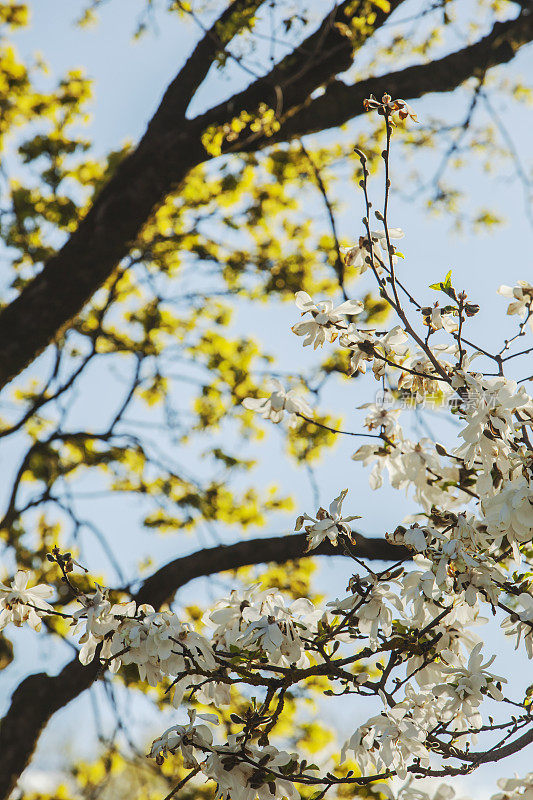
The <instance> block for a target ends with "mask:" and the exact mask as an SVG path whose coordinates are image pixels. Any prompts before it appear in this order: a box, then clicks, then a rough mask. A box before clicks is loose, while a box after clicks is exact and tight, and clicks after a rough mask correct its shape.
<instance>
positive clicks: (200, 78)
mask: <svg viewBox="0 0 533 800" xmlns="http://www.w3.org/2000/svg"><path fill="white" fill-rule="evenodd" d="M264 2H265V0H232V2H231V3H230V4H229V5H228V7H227V8H226V9H225V10H224V11H223V12H222V14H221V15H220V16H219V18H218V19H217V20H216V22H215V23H213V25H212V26H211V28H209V29H207V30H205V32H204V36H203V37H202V39H200V41H199V42H198V44H197V45H196V47H195V48H194V50H193V52H192V53H191V55H190V56H189V58H188V59H187V61H186V62H185V64H184V66H183V67H182V69H180V71H179V72H178V74H177V75H176V77H175V78H174V80H173V81H172V83H170V84H169V86H168V88H167V90H166V92H165V94H164V96H163V99H162V101H161V103H160V105H159V108H158V109H157V111H156V113H155V115H154V117H153V119H152V120H151V122H150V125H149V128H148V130H149V131H150V132H153V131H154V130H155V129H156V128H158V129H160V130H163V129H166V128H168V127H169V126H170V127H174V126H175V125H176V122H177V121H178V120H179V119H180V118H181V117H183V116H184V114H185V112H186V111H187V108H188V106H189V105H190V103H191V101H192V99H193V97H194V95H195V93H196V90H197V89H198V88H199V87H200V86H201V84H202V83H203V82H204V80H205V78H206V77H207V73H208V72H209V70H210V69H211V67H212V66H213V61H214V59H215V57H216V56H217V55H218V54H219V53H221V52H223V51H224V50H225V48H226V47H227V45H228V44H229V43H230V41H231V39H232V38H234V37H235V36H236V35H237V34H238V33H240V31H241V30H242V28H243V27H245V26H246V25H247V24H248V22H249V21H250V20H251V19H252V18H253V16H254V14H255V12H256V11H257V9H258V8H259V6H261V5H262V4H263V3H264ZM239 17H241V19H240V20H239Z"/></svg>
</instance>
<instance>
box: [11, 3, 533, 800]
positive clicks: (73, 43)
mask: <svg viewBox="0 0 533 800" xmlns="http://www.w3.org/2000/svg"><path fill="white" fill-rule="evenodd" d="M143 5H144V3H143V2H142V0H128V3H125V2H118V1H117V0H115V1H114V2H110V3H108V4H106V5H104V6H103V7H102V10H101V11H100V12H99V16H100V23H99V25H97V26H96V27H94V28H88V29H83V30H81V29H79V28H76V27H75V26H74V25H73V20H74V19H75V17H76V16H77V14H78V13H79V11H80V9H81V7H82V4H81V3H79V2H78V0H47V2H46V3H43V2H40V3H34V4H33V11H32V23H31V26H30V27H29V29H28V30H27V31H26V32H23V33H20V34H17V36H16V41H17V46H18V48H19V51H20V52H21V54H22V55H24V56H25V57H28V58H30V57H31V55H32V54H34V53H35V52H36V51H39V52H40V53H41V54H42V56H43V58H44V60H45V61H46V62H47V63H48V64H49V67H50V74H49V76H48V77H46V78H45V79H44V80H45V81H46V80H48V79H54V78H55V77H56V76H58V75H60V74H61V73H63V72H64V71H66V70H67V69H70V68H72V67H78V66H79V67H83V68H84V70H85V71H86V72H87V74H88V75H89V76H90V77H91V78H92V79H93V80H94V87H95V100H94V103H93V104H92V108H91V122H90V125H89V135H90V137H91V138H92V139H93V141H94V143H95V150H96V152H97V153H104V152H105V151H106V150H108V149H110V148H117V147H119V146H120V145H121V144H122V143H123V142H124V141H125V140H129V141H133V142H134V141H136V140H138V138H139V137H140V136H141V135H142V133H143V131H144V129H145V126H146V123H147V122H148V120H149V119H150V118H151V116H152V114H153V112H154V110H155V108H156V107H157V105H158V102H159V100H160V98H161V95H162V92H163V91H164V88H165V87H166V86H167V84H168V83H169V81H170V80H171V79H172V77H173V76H174V75H175V74H176V71H177V69H178V67H179V65H180V64H181V63H182V62H183V59H184V58H185V57H186V55H187V53H188V52H189V51H190V49H191V48H192V46H193V43H194V42H195V41H196V36H197V30H196V28H195V26H194V24H192V23H191V24H189V25H187V26H184V24H183V22H182V21H178V20H177V19H173V18H172V17H169V16H165V17H160V18H159V20H156V22H158V24H157V27H156V30H155V31H154V32H150V33H148V34H147V35H146V36H144V37H143V38H142V39H141V40H140V41H137V42H132V40H131V34H132V31H133V29H134V27H135V24H136V19H137V17H138V14H139V13H140V12H141V10H142V8H143ZM531 70H532V50H531V48H529V49H528V50H525V51H524V52H523V53H522V54H521V55H520V56H519V57H518V58H517V59H516V61H515V63H514V64H513V66H512V72H513V74H520V73H522V74H524V75H527V74H528V73H529V74H531ZM240 81H241V77H240V76H239V77H238V76H237V75H236V74H233V77H232V79H231V81H229V82H224V81H222V80H220V79H218V80H217V81H215V82H214V84H212V88H211V89H210V90H209V91H206V92H204V93H203V96H202V100H203V102H204V103H205V105H208V104H211V103H213V102H216V101H217V100H219V99H220V98H221V97H224V96H225V95H226V94H228V93H229V92H230V91H234V89H235V87H236V85H237V82H239V84H240ZM498 103H499V101H498ZM463 106H464V95H463V94H461V92H456V93H454V95H453V96H451V97H449V98H446V99H445V100H444V101H442V100H441V98H439V97H437V96H430V97H428V98H426V99H424V100H422V101H418V102H417V103H416V110H417V112H418V114H419V117H420V118H421V119H424V117H425V116H428V117H429V116H431V115H432V114H433V113H435V112H436V110H437V109H439V110H440V109H442V108H444V109H449V113H450V115H451V116H452V118H453V119H456V118H458V117H460V115H461V113H462V112H461V109H462V108H463ZM196 110H201V109H200V108H199V107H197V108H196ZM501 110H502V111H503V113H504V118H505V122H506V125H507V126H508V128H509V130H510V131H512V135H513V137H514V139H515V141H516V144H517V148H518V150H519V152H520V153H522V154H523V155H524V158H525V160H526V162H527V157H528V155H529V154H528V148H527V143H528V141H529V139H530V131H531V119H532V115H533V110H532V109H531V108H530V107H526V106H519V105H517V104H511V103H509V104H508V105H507V106H506V107H505V108H502V109H501ZM509 178H510V176H509ZM462 180H464V181H465V182H466V183H467V184H468V188H469V194H470V196H471V198H472V206H473V207H478V206H480V205H487V204H488V205H492V204H494V206H495V207H496V208H497V209H498V210H500V211H503V212H504V214H505V217H506V220H507V221H506V224H505V225H504V226H502V227H501V228H499V229H497V230H496V231H494V232H493V233H491V234H481V235H479V234H478V235H474V234H472V233H467V234H465V235H463V236H460V237H459V236H456V235H454V234H452V233H451V232H450V225H449V221H448V220H446V219H445V218H443V217H432V216H429V215H427V214H426V213H424V212H423V210H422V208H421V206H420V204H417V203H409V202H405V201H402V200H401V199H400V198H398V197H396V198H394V199H393V203H392V211H391V222H392V224H393V225H398V226H401V227H402V228H403V229H404V230H405V231H406V238H405V240H404V241H403V242H402V248H401V249H402V252H404V253H405V255H406V262H405V265H403V266H402V269H403V275H404V277H405V280H406V282H407V283H408V284H409V285H410V286H411V287H422V291H421V292H420V294H419V296H422V297H424V299H425V300H427V301H432V300H433V299H435V298H434V294H433V293H431V291H430V290H429V289H427V288H426V287H427V286H428V284H429V283H432V282H433V281H435V280H438V279H440V278H442V277H443V276H444V274H445V273H446V272H447V270H448V269H450V268H452V267H453V271H454V276H455V279H456V286H457V287H458V288H465V289H466V290H467V291H468V293H469V295H471V296H472V298H473V299H475V301H476V302H478V303H479V304H480V305H481V306H482V313H481V314H480V315H479V317H477V318H475V319H474V320H473V321H472V326H471V338H473V339H474V340H476V339H477V340H478V341H480V342H481V341H483V343H484V344H485V345H486V346H487V347H488V348H489V349H490V347H491V345H492V344H496V343H497V342H499V341H501V339H502V334H503V331H504V330H507V331H509V332H511V331H512V330H514V326H513V325H512V324H511V321H509V320H507V319H506V318H505V316H504V310H505V301H504V299H503V298H500V297H498V295H497V294H496V290H497V288H498V286H499V285H500V283H502V282H504V283H509V284H513V283H514V282H515V281H516V280H517V279H519V278H525V279H531V260H530V254H531V250H532V245H533V230H532V228H531V226H530V224H529V222H528V220H527V218H526V215H525V213H524V206H523V197H522V191H521V187H520V185H519V184H518V183H517V182H516V181H512V180H510V179H509V180H504V179H502V178H500V179H495V178H494V177H492V176H487V175H484V174H482V173H481V171H480V169H479V168H478V167H477V166H476V165H475V164H472V166H469V167H467V168H466V169H465V170H464V173H463V178H462ZM342 195H343V196H342V199H343V202H344V211H343V213H342V214H341V216H340V219H339V224H340V228H341V232H342V234H343V236H346V237H352V236H353V237H355V236H358V235H359V233H360V231H359V230H358V229H357V230H354V226H353V219H354V218H355V219H357V218H358V217H360V200H359V199H357V198H355V197H354V191H353V188H352V187H346V190H345V191H343V192H342ZM354 205H355V206H356V211H355V212H354ZM310 211H311V213H313V214H321V213H323V212H322V210H321V209H320V207H319V206H318V205H317V206H316V208H313V209H311V210H310ZM404 242H405V244H404ZM369 287H370V277H369V276H368V275H367V276H365V278H364V280H362V281H361V283H359V284H358V285H357V289H356V291H357V293H358V294H359V293H361V294H363V293H364V291H365V290H366V289H367V288H369ZM296 317H297V314H296V313H295V309H292V308H290V307H288V306H283V307H282V308H281V307H279V306H276V307H274V308H272V307H269V306H260V307H259V308H257V307H254V308H252V307H246V308H240V309H239V313H238V315H237V320H236V329H237V330H239V331H241V332H243V331H244V332H246V331H248V332H250V328H255V331H252V332H255V335H258V337H259V338H261V334H258V333H256V332H257V331H265V332H267V335H268V342H269V345H270V347H271V348H274V349H275V350H276V351H277V352H278V355H279V359H280V363H285V364H287V365H289V366H290V365H291V364H294V363H299V362H300V360H301V359H302V358H304V357H305V359H306V363H309V362H310V360H311V359H312V355H310V354H305V356H304V354H303V353H302V348H301V340H299V339H297V338H296V337H294V336H292V334H290V331H289V328H290V325H291V324H292V323H293V322H294V321H296ZM495 320H497V323H496V324H495ZM532 371H533V370H531V369H530V370H529V372H532ZM108 377H109V380H112V378H111V376H108ZM377 387H378V384H374V383H373V382H372V380H371V379H369V380H365V381H361V382H359V381H358V382H357V384H355V385H354V389H353V390H350V392H347V391H346V390H344V391H338V390H337V389H336V388H334V387H332V388H331V389H330V390H329V391H328V392H327V393H326V394H325V396H324V398H323V400H322V408H323V409H324V410H331V411H332V412H335V411H338V412H342V413H343V414H345V415H347V418H348V420H349V424H348V423H347V426H348V427H349V429H352V430H356V429H357V427H358V425H360V421H361V413H360V412H357V411H356V410H355V409H356V407H357V406H359V405H360V404H361V403H363V402H367V401H369V400H372V399H373V396H374V393H375V391H376V389H377ZM95 400H96V397H95V396H94V395H91V394H89V395H88V396H87V397H86V398H85V403H86V405H87V408H89V407H91V406H94V404H95ZM428 422H429V423H430V425H431V429H432V431H434V432H435V434H436V436H438V437H439V438H444V439H446V438H448V437H449V436H450V433H451V427H450V424H449V423H448V422H446V421H444V420H443V419H442V418H441V416H440V415H439V414H436V415H433V416H429V417H428ZM412 428H413V431H414V433H415V435H416V432H417V430H418V429H417V423H416V420H412ZM419 435H420V434H419ZM353 449H354V447H353V442H352V441H351V440H348V441H346V440H344V441H340V442H339V443H338V445H337V447H336V448H335V450H334V452H333V453H332V455H331V456H329V457H328V458H327V459H326V460H325V461H324V463H323V464H322V465H321V467H320V468H319V470H318V472H317V478H318V480H319V485H320V492H321V501H322V502H329V500H330V499H332V498H333V497H334V496H335V495H336V494H338V492H339V490H340V489H342V488H344V486H345V485H346V486H348V485H349V486H350V489H351V491H350V495H349V496H350V497H353V498H354V502H355V503H356V508H355V509H354V508H353V507H350V510H353V511H354V513H358V514H360V515H361V516H362V518H363V519H362V520H361V529H362V530H363V531H364V532H365V533H368V534H370V535H381V533H382V532H383V531H384V530H387V529H390V528H391V527H395V525H396V524H398V522H399V521H401V519H402V517H403V516H404V515H405V514H407V513H409V512H410V511H411V510H412V504H411V503H410V502H409V501H408V500H407V499H406V498H405V497H403V496H399V495H398V493H393V492H392V491H391V490H390V489H388V488H384V489H382V490H380V491H379V492H375V493H373V492H371V491H370V489H369V488H368V484H367V480H368V476H367V474H366V473H365V471H364V470H362V468H361V467H360V466H359V465H358V464H354V462H352V461H350V460H349V459H350V455H351V453H352V452H353ZM4 453H5V454H4V459H5V458H6V453H7V455H8V457H9V455H10V451H4ZM274 472H275V473H276V476H277V478H278V480H279V479H280V478H281V480H282V481H283V482H284V483H289V484H290V486H291V491H293V492H294V493H295V494H296V496H297V499H298V504H299V507H298V512H297V513H300V512H302V511H308V512H312V511H313V510H314V509H313V505H312V496H311V491H310V487H309V484H308V481H307V479H306V477H305V475H302V474H301V473H299V472H298V471H297V470H296V468H295V467H294V466H292V465H290V464H288V462H287V460H286V459H285V458H284V457H283V448H282V443H281V439H280V437H279V436H278V435H277V431H275V430H269V431H268V435H267V438H266V443H265V444H264V445H263V446H262V461H261V464H260V466H259V467H258V470H257V479H258V480H257V482H258V483H259V484H261V482H263V483H267V482H270V481H271V480H272V474H273V473H274ZM346 507H347V509H348V503H347V504H346ZM92 512H93V513H94V515H95V518H97V519H98V520H99V521H100V522H101V523H102V525H103V526H104V527H105V528H106V529H107V530H109V531H112V535H113V538H114V540H115V542H116V544H117V547H119V548H120V547H121V546H122V547H123V548H124V550H126V547H127V545H128V544H129V542H131V537H132V532H133V533H134V536H135V543H136V547H135V549H132V550H131V551H129V550H128V551H127V552H128V555H127V556H126V554H125V555H124V557H125V558H126V563H127V567H128V569H129V570H130V571H133V570H134V566H135V562H136V560H137V558H138V556H139V554H140V553H141V552H146V551H147V550H149V551H151V553H152V555H153V556H154V560H155V562H156V563H163V562H164V561H165V560H167V559H168V558H171V557H174V556H175V555H177V553H178V552H190V551H191V550H193V549H195V542H193V540H191V539H190V538H189V539H187V540H186V541H184V542H183V541H180V542H178V543H176V541H175V540H174V539H173V538H171V537H169V538H167V539H158V541H157V542H154V541H153V534H149V535H148V534H147V533H146V532H145V531H143V530H142V529H140V528H139V525H138V519H137V516H136V509H135V504H134V503H132V502H131V501H124V500H123V499H122V500H120V499H118V500H110V501H109V502H106V503H101V504H100V505H99V507H98V508H97V509H95V508H94V504H93V507H92ZM293 517H294V515H291V517H290V520H292V518H293ZM290 520H289V519H288V518H283V519H282V518H281V517H280V518H279V520H278V523H277V524H279V526H281V528H280V529H276V528H270V529H268V530H265V531H264V533H265V535H271V534H273V533H282V532H283V526H285V525H287V524H290ZM90 554H91V551H90ZM92 555H93V556H94V558H98V553H97V551H96V550H94V551H92ZM348 576H349V569H348V565H347V564H346V563H345V562H344V560H342V559H339V560H337V559H335V560H329V561H327V562H325V563H323V564H321V570H320V576H319V586H320V588H321V589H322V590H323V591H326V592H328V593H335V592H337V591H338V590H339V588H338V587H339V586H340V585H341V584H342V586H344V584H345V583H346V580H347V578H348ZM217 587H218V583H217V581H210V582H209V588H208V583H207V582H196V583H195V584H194V585H192V586H190V587H188V588H187V589H186V590H185V591H184V592H182V593H181V594H180V598H179V599H180V602H183V603H186V602H190V601H191V598H196V599H197V598H200V599H204V598H205V599H209V594H211V595H212V594H213V593H214V594H215V595H216V594H218V593H219V592H218V588H217ZM208 592H209V594H207V593H208ZM222 592H223V588H222V587H220V593H222ZM487 638H488V646H489V647H490V646H491V645H492V646H494V647H496V648H498V649H499V648H500V646H501V638H500V637H499V636H498V635H497V634H496V633H495V632H494V630H492V629H491V633H490V635H489V636H488V637H487ZM21 647H23V652H24V662H25V663H24V665H20V664H19V665H18V666H13V667H12V668H10V669H9V673H8V677H9V682H10V685H11V687H14V686H15V685H16V683H17V681H18V680H19V679H20V676H21V675H22V674H23V673H26V672H27V671H34V670H35V669H36V668H39V669H41V668H42V667H43V666H45V665H46V667H47V668H50V669H54V668H56V667H57V666H58V665H59V664H60V663H61V662H62V660H64V658H65V657H70V655H69V653H67V652H66V650H65V651H62V653H61V654H58V653H57V652H56V650H55V648H54V649H52V648H51V647H50V646H49V645H46V644H44V643H43V640H42V639H36V638H34V637H27V636H25V637H24V638H23V640H22V641H21ZM505 652H506V653H507V654H508V653H509V647H507V649H506V651H505ZM505 663H506V662H505V660H504V661H503V664H504V667H503V669H504V671H505ZM517 663H520V664H522V665H523V667H524V670H526V662H525V660H523V659H520V660H519V662H517ZM495 669H496V671H498V664H496V667H495ZM499 669H500V670H501V669H502V666H501V665H500V666H499ZM529 669H530V666H529ZM6 688H7V687H6ZM97 694H99V695H100V698H99V699H100V702H101V703H102V705H103V692H102V691H101V690H98V692H97ZM79 713H83V714H86V713H87V714H90V710H89V701H88V699H87V697H85V698H83V699H82V700H79V701H77V702H76V703H75V704H73V705H72V707H71V708H68V709H66V710H64V711H62V712H61V713H60V714H58V715H57V716H56V717H55V718H54V720H53V722H52V724H51V725H50V726H49V729H48V730H47V732H46V733H45V735H44V736H43V739H42V741H41V744H40V747H39V751H38V758H37V761H36V763H37V765H39V764H40V765H41V766H42V765H44V763H45V757H44V754H45V753H47V755H48V754H49V753H50V751H51V750H52V751H53V750H57V746H58V743H59V744H60V745H61V748H63V747H64V746H65V744H66V742H67V741H68V740H69V739H70V738H77V737H76V736H75V731H76V723H77V718H78V714H79ZM129 713H131V714H132V715H133V716H134V717H135V719H134V724H135V725H136V726H143V725H145V726H146V725H148V726H150V725H152V724H153V721H151V714H150V713H149V712H148V709H146V708H144V707H142V704H137V705H136V706H135V708H133V709H130V710H129ZM332 719H333V714H332ZM351 724H352V721H348V720H347V726H348V728H349V727H350V725H351ZM346 732H348V731H346ZM84 738H86V739H91V738H92V736H91V735H90V734H87V736H86V737H84ZM524 766H526V767H527V764H523V763H522V761H520V760H519V761H518V762H517V763H516V767H515V765H514V764H513V765H511V766H510V768H516V769H518V770H520V769H522V768H523V767H524ZM492 777H493V774H492V772H491V769H490V768H489V769H487V770H486V772H485V773H483V775H482V777H480V775H479V774H478V775H476V778H475V779H474V781H475V782H477V785H478V786H479V785H480V784H483V785H484V783H485V782H489V781H490V780H491V779H492ZM470 791H472V789H470Z"/></svg>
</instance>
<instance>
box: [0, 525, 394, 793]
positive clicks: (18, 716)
mask: <svg viewBox="0 0 533 800" xmlns="http://www.w3.org/2000/svg"><path fill="white" fill-rule="evenodd" d="M355 536H356V542H357V544H356V547H355V548H354V551H355V552H357V555H358V556H360V557H361V558H367V559H378V560H385V561H399V560H400V559H402V558H408V554H407V552H406V551H405V550H404V549H403V548H400V547H396V546H395V545H391V544H389V543H388V542H387V541H386V540H385V539H366V538H365V537H364V536H360V535H358V534H355ZM305 547H306V537H305V534H294V535H291V536H273V537H271V538H268V539H250V540H248V541H244V542H238V543H237V544H233V545H227V546H226V545H222V546H220V547H213V548H210V549H206V550H200V551H199V552H197V553H192V554H191V555H189V556H183V557H182V558H177V559H176V560H175V561H172V562H171V563H169V564H166V565H165V566H164V567H161V569H159V570H158V571H157V572H155V573H154V574H153V575H151V576H150V577H149V578H147V579H146V580H145V581H144V583H143V585H142V586H141V588H140V589H139V591H138V592H137V595H136V597H135V599H136V600H137V601H138V602H139V603H149V604H150V605H153V606H155V607H156V608H159V607H160V606H161V605H162V604H163V603H164V602H166V601H167V600H170V599H171V598H172V597H173V596H174V594H175V593H176V591H177V590H178V589H179V588H180V587H181V586H184V585H185V584H186V583H188V582H189V581H191V580H194V578H198V577H200V576H202V575H213V574H216V573H218V572H223V571H225V570H230V569H236V568H237V567H244V566H250V565H252V564H262V563H265V562H276V563H283V562H284V561H289V560H291V559H295V558H305V557H308V556H314V555H337V556H343V555H344V553H343V551H342V550H340V549H338V548H334V547H332V546H331V544H330V543H329V541H328V542H327V543H323V544H322V545H321V546H320V547H318V548H316V550H313V551H312V552H311V553H306V552H305ZM98 671H99V670H98V664H97V663H96V662H93V663H91V664H90V665H89V666H87V667H84V666H82V665H81V664H80V662H79V661H78V659H77V658H76V659H73V660H72V661H71V662H70V663H69V664H67V665H66V666H65V667H64V668H63V669H62V670H61V672H60V673H59V674H58V675H55V676H50V675H46V674H45V673H42V672H41V673H39V674H37V675H30V676H29V677H28V678H25V679H24V680H23V681H22V683H21V684H20V685H19V686H18V687H17V689H16V690H15V692H14V693H13V696H12V698H11V704H10V707H9V709H8V711H7V713H6V715H5V717H4V718H3V720H2V723H1V726H0V800H7V798H8V797H9V795H10V794H11V792H12V791H13V789H14V787H15V785H16V783H17V781H18V778H19V777H20V775H21V773H22V772H23V770H24V769H25V768H26V766H27V764H28V763H29V761H30V759H31V757H32V754H33V751H34V750H35V747H36V745H37V741H38V739H39V736H40V735H41V732H42V730H43V728H44V727H45V725H46V724H47V722H48V721H49V720H50V718H51V717H52V716H53V715H54V714H55V713H56V711H59V709H61V708H63V707H64V706H66V705H67V704H68V703H70V701H71V700H74V698H75V697H77V696H78V695H80V694H81V693H82V692H84V691H85V689H88V688H89V687H90V686H91V684H92V683H93V682H94V681H95V680H96V678H97V677H98Z"/></svg>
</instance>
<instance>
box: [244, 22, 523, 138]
mask: <svg viewBox="0 0 533 800" xmlns="http://www.w3.org/2000/svg"><path fill="white" fill-rule="evenodd" d="M532 40H533V14H531V13H530V14H526V13H522V14H520V15H519V16H518V17H516V18H515V19H512V20H508V21H507V22H497V23H496V24H495V25H494V27H493V28H492V30H491V32H490V33H489V34H487V36H485V37H483V38H482V39H480V40H479V41H478V42H475V43H474V44H472V45H469V46H468V47H464V48H462V49H461V50H457V51H456V52H454V53H450V54H449V55H447V56H444V57H443V58H440V59H437V60H435V61H430V62H428V63H427V64H418V65H415V66H412V67H406V68H405V69H402V70H398V71H396V72H389V73H387V74H386V75H380V76H378V77H375V78H368V79H367V80H364V81H359V82H358V83H356V84H353V85H352V86H349V85H347V84H346V83H344V82H343V81H339V80H336V81H334V82H332V83H330V85H329V87H328V88H327V90H326V91H325V93H324V94H323V95H322V96H321V97H318V98H316V99H315V100H312V101H311V102H310V103H308V104H306V105H305V106H303V107H302V109H301V110H300V111H298V112H297V113H295V114H293V115H292V116H290V117H288V118H287V119H286V121H285V122H284V123H283V125H282V126H281V128H280V130H279V131H278V132H277V133H275V134H274V135H273V136H272V137H270V138H269V139H268V140H267V141H266V142H261V143H254V148H252V149H255V148H257V147H258V146H265V145H270V144H272V143H275V142H278V141H286V140H289V139H293V138H295V137H297V136H304V135H306V134H309V133H318V132H319V131H323V130H327V129H328V128H336V127H338V126H339V125H343V124H344V123H346V122H348V121H349V120H350V119H352V118H353V117H356V116H358V115H359V114H361V113H362V103H363V100H364V99H365V98H367V97H369V96H370V95H371V94H373V95H375V96H376V97H381V96H382V95H383V94H384V93H385V92H387V93H388V94H390V95H391V96H392V97H395V98H400V97H401V98H404V99H407V100H413V99H415V98H417V97H422V96H423V95H425V94H430V93H432V92H439V93H440V92H451V91H453V90H454V89H456V88H457V87H458V86H460V85H461V84H462V83H464V82H465V81H466V80H468V78H471V77H481V76H482V75H483V74H484V73H485V72H486V71H487V70H488V69H491V68H492V67H495V66H498V65H501V64H506V63H508V62H509V61H511V60H512V59H513V58H514V56H515V55H516V53H517V51H518V50H519V49H520V48H521V47H523V46H524V45H525V44H529V43H530V42H531V41H532ZM245 149H248V148H246V147H245Z"/></svg>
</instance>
